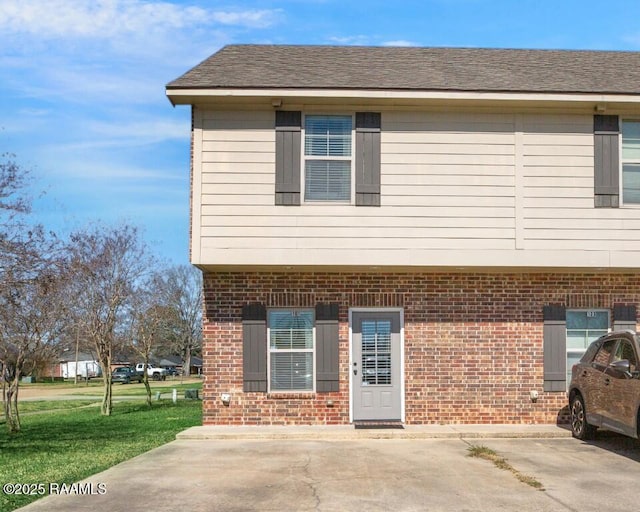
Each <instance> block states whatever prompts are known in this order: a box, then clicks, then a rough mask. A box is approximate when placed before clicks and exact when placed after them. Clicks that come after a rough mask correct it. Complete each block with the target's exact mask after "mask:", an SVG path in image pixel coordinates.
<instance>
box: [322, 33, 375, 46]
mask: <svg viewBox="0 0 640 512" xmlns="http://www.w3.org/2000/svg"><path fill="white" fill-rule="evenodd" d="M329 41H331V42H332V43H335V44H341V45H352V46H358V45H367V44H369V36H365V35H355V36H342V37H341V36H334V37H330V38H329Z"/></svg>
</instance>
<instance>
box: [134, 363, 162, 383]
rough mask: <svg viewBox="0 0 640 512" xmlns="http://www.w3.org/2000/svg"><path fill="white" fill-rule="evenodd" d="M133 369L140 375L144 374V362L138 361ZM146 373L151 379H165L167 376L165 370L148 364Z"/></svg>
mask: <svg viewBox="0 0 640 512" xmlns="http://www.w3.org/2000/svg"><path fill="white" fill-rule="evenodd" d="M135 371H136V372H138V375H140V376H141V377H142V376H143V375H144V363H138V364H137V365H136V369H135ZM147 375H148V376H149V377H151V378H152V379H153V380H165V379H166V378H167V370H165V369H164V368H159V367H157V366H153V365H152V364H148V365H147Z"/></svg>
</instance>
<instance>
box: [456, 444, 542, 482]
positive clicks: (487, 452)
mask: <svg viewBox="0 0 640 512" xmlns="http://www.w3.org/2000/svg"><path fill="white" fill-rule="evenodd" d="M468 451H469V457H477V458H479V459H484V460H488V461H490V462H493V465H494V466H495V467H497V468H499V469H503V470H505V471H509V472H510V473H512V474H513V476H515V477H516V478H517V479H518V480H519V481H520V482H522V483H524V484H527V485H529V486H531V487H533V488H535V489H538V490H540V491H544V486H543V485H542V483H540V482H539V481H538V480H536V479H535V478H534V477H532V476H528V475H525V474H523V473H520V471H518V470H517V469H515V468H514V467H513V466H512V465H511V464H509V462H507V459H505V458H504V457H501V456H500V455H498V454H497V453H496V452H495V451H493V450H492V449H491V448H487V447H486V446H479V445H471V446H470V447H469V448H468Z"/></svg>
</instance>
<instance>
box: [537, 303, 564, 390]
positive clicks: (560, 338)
mask: <svg viewBox="0 0 640 512" xmlns="http://www.w3.org/2000/svg"><path fill="white" fill-rule="evenodd" d="M543 320H544V327H543V338H544V390H545V391H566V389H567V383H566V381H567V374H566V371H567V370H566V367H567V319H566V310H565V307H564V306H545V307H544V309H543Z"/></svg>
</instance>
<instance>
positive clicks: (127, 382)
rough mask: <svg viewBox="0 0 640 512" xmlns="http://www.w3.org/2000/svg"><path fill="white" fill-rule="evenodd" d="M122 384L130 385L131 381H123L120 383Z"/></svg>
mask: <svg viewBox="0 0 640 512" xmlns="http://www.w3.org/2000/svg"><path fill="white" fill-rule="evenodd" d="M122 383H123V384H131V379H124V380H123V381H122Z"/></svg>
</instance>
